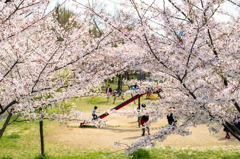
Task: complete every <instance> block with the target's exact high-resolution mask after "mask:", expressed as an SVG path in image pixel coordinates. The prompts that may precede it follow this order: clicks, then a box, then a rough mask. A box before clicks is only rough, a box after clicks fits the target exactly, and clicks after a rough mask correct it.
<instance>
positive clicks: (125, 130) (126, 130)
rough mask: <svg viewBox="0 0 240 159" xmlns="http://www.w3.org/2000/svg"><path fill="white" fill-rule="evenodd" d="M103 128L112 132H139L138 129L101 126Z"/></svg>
mask: <svg viewBox="0 0 240 159" xmlns="http://www.w3.org/2000/svg"><path fill="white" fill-rule="evenodd" d="M102 129H104V130H110V131H113V132H114V133H124V132H138V131H139V132H140V130H139V129H117V128H102Z"/></svg>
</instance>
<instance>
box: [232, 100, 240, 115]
mask: <svg viewBox="0 0 240 159" xmlns="http://www.w3.org/2000/svg"><path fill="white" fill-rule="evenodd" d="M232 102H233V103H234V106H235V107H236V109H237V110H238V112H240V106H239V105H238V103H237V101H236V100H235V99H232Z"/></svg>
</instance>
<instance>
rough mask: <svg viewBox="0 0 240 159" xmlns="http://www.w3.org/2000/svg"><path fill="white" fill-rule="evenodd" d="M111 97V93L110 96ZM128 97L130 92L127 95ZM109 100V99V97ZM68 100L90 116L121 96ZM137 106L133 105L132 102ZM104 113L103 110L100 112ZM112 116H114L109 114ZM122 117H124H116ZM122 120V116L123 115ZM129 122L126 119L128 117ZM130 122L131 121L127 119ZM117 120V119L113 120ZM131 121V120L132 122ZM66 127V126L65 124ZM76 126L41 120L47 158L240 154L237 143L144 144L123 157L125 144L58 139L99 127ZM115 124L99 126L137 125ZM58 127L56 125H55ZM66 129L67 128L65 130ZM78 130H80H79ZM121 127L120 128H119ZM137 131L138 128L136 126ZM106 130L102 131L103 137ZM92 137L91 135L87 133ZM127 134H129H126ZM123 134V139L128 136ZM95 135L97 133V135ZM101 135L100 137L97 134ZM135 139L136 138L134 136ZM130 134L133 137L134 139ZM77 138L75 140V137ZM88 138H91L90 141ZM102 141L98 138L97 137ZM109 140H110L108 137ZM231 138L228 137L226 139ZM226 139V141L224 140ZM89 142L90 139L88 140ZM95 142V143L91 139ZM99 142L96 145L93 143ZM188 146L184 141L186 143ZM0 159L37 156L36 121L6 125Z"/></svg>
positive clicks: (226, 158)
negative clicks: (110, 145) (108, 99)
mask: <svg viewBox="0 0 240 159" xmlns="http://www.w3.org/2000/svg"><path fill="white" fill-rule="evenodd" d="M111 98H112V97H111ZM128 98H131V96H126V99H128ZM111 100H112V99H111ZM69 102H70V103H75V105H76V110H81V111H84V112H87V116H91V115H90V112H91V111H92V109H93V107H94V106H95V105H97V106H99V109H100V111H103V110H107V109H111V108H112V107H114V106H116V105H118V104H120V103H122V102H123V101H122V100H121V99H120V98H117V101H116V103H115V104H112V101H111V102H110V103H108V104H106V97H105V98H104V103H102V101H101V99H99V98H97V99H96V100H95V101H94V103H91V97H85V98H73V99H70V100H69ZM141 102H144V97H143V98H141ZM135 106H136V105H135ZM48 112H50V113H59V112H60V109H59V108H58V107H54V108H51V109H48ZM102 113H103V112H102ZM111 119H113V118H111ZM119 120H123V119H119ZM124 120H125V119H124ZM3 123H4V121H0V127H1V126H2V125H3ZM128 123H129V121H128ZM130 123H132V122H130ZM116 124H117V123H116ZM133 124H134V123H133ZM66 127H69V128H66ZM77 127H78V126H77V124H76V126H75V125H73V126H69V125H65V124H62V125H61V124H60V123H58V122H49V121H47V120H44V136H45V152H46V157H45V158H47V159H69V158H70V159H71V158H72V159H86V158H90V159H100V158H101V159H102V158H111V159H117V158H123V159H124V158H144V159H155V158H159V159H188V158H194V159H195V158H199V159H203V158H205V159H208V158H210V159H219V158H222V159H238V158H240V147H238V146H235V147H233V146H230V145H229V146H224V145H222V146H217V147H215V148H213V147H207V148H203V147H199V148H191V147H189V148H186V147H173V146H158V147H156V148H145V149H143V150H138V151H137V152H135V153H134V154H132V156H131V157H126V155H125V153H124V147H122V148H119V149H118V150H115V149H110V148H102V149H99V148H96V149H94V150H89V151H86V150H83V148H82V147H81V148H80V147H79V146H78V145H82V144H83V145H84V143H82V144H81V142H83V141H80V140H79V143H80V144H78V145H77V146H76V143H73V142H72V141H73V140H74V139H75V140H78V139H79V138H75V137H74V136H72V137H73V138H74V139H73V140H68V138H66V139H65V141H64V142H59V141H61V137H65V136H67V135H71V134H70V133H69V132H71V131H72V132H73V131H76V133H77V135H78V137H80V138H81V137H82V138H86V136H85V135H83V136H81V134H83V132H84V131H85V130H87V129H89V130H90V132H91V130H94V131H96V133H99V132H101V131H98V132H97V130H95V128H93V127H91V126H90V127H89V128H85V129H82V130H81V129H79V128H77ZM115 127H119V129H117V128H111V129H105V130H102V132H103V133H106V131H109V132H110V134H111V133H112V135H113V133H115V135H116V133H118V134H120V132H121V131H123V133H125V134H126V132H128V131H129V132H131V131H132V132H134V131H135V129H136V128H134V127H132V126H131V125H129V128H128V129H126V127H125V126H122V125H119V126H115ZM56 128H57V129H56ZM61 128H62V129H61ZM67 129H69V130H68V131H69V132H64V131H66V130H67ZM80 130H81V132H80ZM120 130H121V131H120ZM136 131H137V132H136V133H137V134H138V130H136ZM58 134H63V135H61V137H60V138H59V141H56V140H51V139H52V138H53V137H54V136H57V135H58ZM139 134H140V133H139ZM104 135H105V134H103V137H106V136H104ZM57 138H58V137H57ZM90 138H91V137H90ZM128 138H131V135H130V137H129V136H128ZM128 138H126V140H127V139H128ZM96 139H98V136H96ZM99 139H100V138H99ZM136 139H137V138H136ZM136 139H135V137H133V140H136ZM231 141H232V140H231ZM75 142H76V141H75ZM89 142H91V141H89ZM100 142H101V141H100ZM111 142H112V141H111ZM227 142H230V140H227ZM227 142H226V143H227ZM88 144H89V143H88ZM92 144H94V143H92ZM97 146H98V147H99V146H101V145H96V147H97ZM186 146H187V145H186ZM0 149H1V152H2V153H0V159H34V158H36V159H40V158H41V156H40V137H39V124H38V122H30V123H28V122H17V123H13V124H12V125H10V126H9V127H7V129H6V131H5V133H4V135H3V137H2V138H1V139H0Z"/></svg>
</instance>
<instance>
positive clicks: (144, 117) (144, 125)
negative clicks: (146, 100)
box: [140, 104, 150, 136]
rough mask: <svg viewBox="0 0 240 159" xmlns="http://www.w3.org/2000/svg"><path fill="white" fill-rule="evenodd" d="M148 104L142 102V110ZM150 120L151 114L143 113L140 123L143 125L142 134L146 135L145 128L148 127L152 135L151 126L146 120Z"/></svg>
mask: <svg viewBox="0 0 240 159" xmlns="http://www.w3.org/2000/svg"><path fill="white" fill-rule="evenodd" d="M145 107H146V104H142V110H146V108H145ZM148 120H149V115H143V116H141V119H140V125H142V131H143V133H142V136H145V129H147V131H148V135H150V132H149V128H148V126H147V125H146V122H147V121H148Z"/></svg>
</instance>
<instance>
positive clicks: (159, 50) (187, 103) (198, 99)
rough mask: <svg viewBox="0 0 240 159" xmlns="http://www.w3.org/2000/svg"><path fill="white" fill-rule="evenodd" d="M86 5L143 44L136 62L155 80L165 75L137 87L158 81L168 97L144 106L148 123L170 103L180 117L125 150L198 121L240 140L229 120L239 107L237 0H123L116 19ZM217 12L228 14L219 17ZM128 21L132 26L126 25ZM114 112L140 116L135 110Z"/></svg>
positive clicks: (126, 40)
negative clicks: (228, 7) (233, 9)
mask: <svg viewBox="0 0 240 159" xmlns="http://www.w3.org/2000/svg"><path fill="white" fill-rule="evenodd" d="M77 3H78V4H79V5H81V6H84V5H82V4H80V3H79V2H77ZM225 3H230V4H232V5H233V7H234V6H235V7H238V10H236V12H238V14H235V15H234V14H231V13H229V12H227V11H224V10H222V6H224V5H225ZM84 7H86V8H88V9H89V10H91V11H92V12H93V14H95V15H96V16H98V17H99V18H101V19H102V20H105V22H106V24H107V25H108V27H110V28H112V29H115V30H116V31H118V32H119V34H121V35H122V36H123V38H124V43H125V44H130V43H131V44H132V45H135V46H138V47H139V49H141V50H142V52H139V53H138V55H137V56H139V60H138V62H139V63H141V67H142V68H146V69H148V70H151V72H153V73H154V74H155V77H154V79H155V80H159V81H160V80H162V79H163V78H164V79H166V82H164V83H158V85H156V84H154V83H149V82H143V83H141V85H142V86H141V87H140V88H141V89H139V90H138V91H137V92H136V93H143V92H145V91H146V90H147V88H152V89H153V90H155V91H156V90H157V89H158V88H159V87H161V88H163V89H164V90H165V92H164V93H165V97H166V98H165V99H164V100H160V101H157V102H149V103H148V104H149V105H150V106H151V109H149V110H148V111H146V112H143V113H145V114H146V113H148V114H149V115H150V117H151V118H152V119H151V120H150V121H149V123H148V124H151V123H152V122H156V121H157V120H158V119H161V118H163V117H166V115H167V114H169V107H173V106H176V107H177V109H176V110H175V111H174V113H173V114H174V117H175V118H177V119H179V120H178V121H179V122H178V124H177V126H167V127H165V128H163V129H160V130H159V131H158V132H156V133H154V134H151V135H149V136H146V137H144V138H143V139H140V140H139V141H137V142H133V143H132V145H130V146H128V147H127V148H126V152H127V153H130V152H132V151H134V150H136V149H138V148H140V147H143V146H149V145H151V146H154V145H155V144H156V142H157V141H163V140H165V139H166V137H167V135H169V134H172V133H176V134H179V135H183V136H185V135H190V134H191V132H190V131H189V129H188V128H189V127H191V126H197V125H199V124H202V123H207V125H208V126H209V131H210V132H213V133H217V132H219V131H220V129H222V127H225V128H226V129H228V130H229V131H230V132H231V134H232V135H233V136H234V137H235V138H236V139H238V140H239V141H240V136H239V135H240V131H239V129H238V128H237V127H236V126H235V125H234V124H233V122H232V121H233V120H234V119H236V115H239V113H240V107H239V102H240V96H239V95H240V92H239V86H240V85H239V84H240V83H239V68H240V65H239V62H240V61H239V57H240V56H239V45H238V44H239V40H240V38H239V37H240V36H239V24H240V23H239V9H240V8H239V7H240V2H239V1H237V0H236V1H232V0H228V1H221V0H220V1H216V0H204V1H203V0H194V1H188V0H178V1H175V0H168V1H165V0H163V1H162V2H161V3H160V4H159V3H157V1H155V0H153V1H151V2H146V1H141V0H140V1H136V0H126V1H124V2H123V3H122V9H121V8H120V9H119V18H118V19H116V18H115V19H113V18H111V17H110V16H109V15H108V14H104V13H103V12H96V11H94V10H92V9H91V8H90V7H88V6H84ZM219 15H222V16H223V15H224V16H228V17H229V18H228V20H226V21H224V22H221V21H220V20H219V19H218V17H219ZM132 22H134V23H135V26H134V28H133V29H132V30H129V29H126V28H127V27H126V26H128V25H129V24H131V23H132ZM129 49H131V48H129ZM143 54H145V55H146V54H147V55H146V56H143ZM131 68H133V69H136V70H137V69H139V68H140V66H139V65H134V63H132V66H131ZM134 82H137V81H134ZM138 84H139V85H140V83H139V82H138ZM131 93H133V92H131ZM109 113H111V112H109ZM118 113H119V114H121V115H127V116H129V117H133V116H138V114H137V112H136V111H135V110H129V111H124V112H118ZM235 122H238V119H237V120H236V121H235ZM116 144H117V145H119V143H116Z"/></svg>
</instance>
